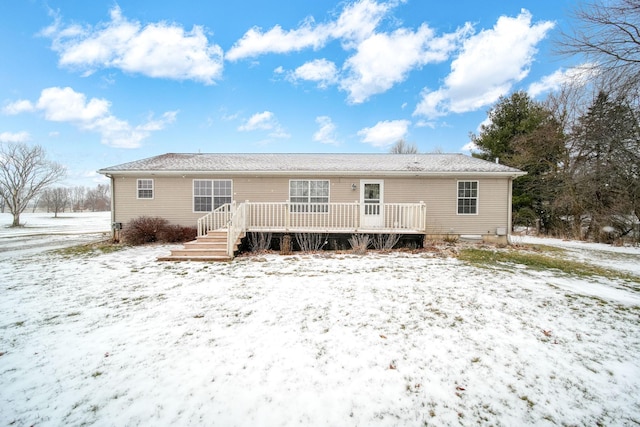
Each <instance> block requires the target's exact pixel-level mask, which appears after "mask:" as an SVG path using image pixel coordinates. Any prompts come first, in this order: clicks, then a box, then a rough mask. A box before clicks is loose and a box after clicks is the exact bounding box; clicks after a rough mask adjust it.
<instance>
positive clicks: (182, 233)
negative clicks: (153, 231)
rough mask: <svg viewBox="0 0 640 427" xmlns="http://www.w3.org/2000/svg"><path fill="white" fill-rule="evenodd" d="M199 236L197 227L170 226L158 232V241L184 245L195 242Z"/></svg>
mask: <svg viewBox="0 0 640 427" xmlns="http://www.w3.org/2000/svg"><path fill="white" fill-rule="evenodd" d="M197 235H198V230H197V229H196V227H184V226H182V225H176V224H169V225H167V226H166V227H165V228H163V229H161V230H160V231H158V241H159V242H164V243H182V242H188V241H190V240H195V239H196V236H197Z"/></svg>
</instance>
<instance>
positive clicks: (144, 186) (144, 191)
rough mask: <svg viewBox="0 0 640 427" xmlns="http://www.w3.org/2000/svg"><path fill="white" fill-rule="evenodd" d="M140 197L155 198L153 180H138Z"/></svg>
mask: <svg viewBox="0 0 640 427" xmlns="http://www.w3.org/2000/svg"><path fill="white" fill-rule="evenodd" d="M138 199H153V180H152V179H139V180H138Z"/></svg>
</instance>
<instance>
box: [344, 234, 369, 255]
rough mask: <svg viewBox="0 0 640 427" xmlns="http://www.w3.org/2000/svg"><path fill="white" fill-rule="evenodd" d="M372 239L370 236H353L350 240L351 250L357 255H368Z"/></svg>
mask: <svg viewBox="0 0 640 427" xmlns="http://www.w3.org/2000/svg"><path fill="white" fill-rule="evenodd" d="M370 242H371V238H370V237H369V235H368V234H353V235H352V236H351V238H350V239H349V244H350V245H351V249H352V250H353V252H354V253H355V254H357V255H364V254H366V253H367V249H368V248H369V243H370Z"/></svg>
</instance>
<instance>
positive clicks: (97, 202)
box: [84, 184, 111, 212]
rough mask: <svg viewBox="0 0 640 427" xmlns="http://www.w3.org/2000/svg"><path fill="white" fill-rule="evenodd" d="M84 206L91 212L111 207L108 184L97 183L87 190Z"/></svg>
mask: <svg viewBox="0 0 640 427" xmlns="http://www.w3.org/2000/svg"><path fill="white" fill-rule="evenodd" d="M84 206H85V208H86V209H89V210H91V212H96V211H107V210H109V209H110V208H111V197H110V196H109V185H108V184H98V185H97V186H96V188H92V189H89V190H87V194H86V197H85V204H84Z"/></svg>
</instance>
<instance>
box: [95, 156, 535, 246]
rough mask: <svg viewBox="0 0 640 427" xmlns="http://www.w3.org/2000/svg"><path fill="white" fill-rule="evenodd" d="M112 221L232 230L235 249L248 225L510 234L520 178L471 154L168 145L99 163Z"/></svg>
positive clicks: (502, 237)
mask: <svg viewBox="0 0 640 427" xmlns="http://www.w3.org/2000/svg"><path fill="white" fill-rule="evenodd" d="M98 172H99V173H101V174H104V175H106V176H107V177H109V178H110V179H111V189H112V193H113V194H112V199H111V200H112V220H113V223H114V224H116V225H118V226H121V225H122V224H124V226H125V227H126V223H127V222H128V221H130V220H132V219H134V218H137V217H140V216H159V217H163V218H166V219H167V220H168V221H170V222H171V223H175V224H180V225H185V226H194V225H197V227H198V235H199V236H200V237H202V238H203V239H204V238H205V236H206V235H207V234H210V233H213V231H214V230H222V231H223V232H224V233H226V234H224V237H223V238H224V239H225V240H226V241H227V243H228V245H227V252H228V255H230V256H232V254H233V248H234V245H235V242H236V240H237V239H238V238H239V237H240V236H243V235H244V234H245V233H247V232H271V233H282V234H289V233H301V232H305V233H327V234H329V233H332V234H337V233H344V234H345V235H352V234H355V233H369V234H371V233H399V234H403V235H409V234H413V235H420V236H424V237H425V238H441V237H443V236H451V235H455V236H463V237H464V236H470V237H474V238H477V239H483V240H485V241H496V242H505V243H506V242H508V238H509V232H510V224H511V187H512V181H513V179H515V178H517V177H518V176H521V175H524V172H522V171H520V170H518V169H514V168H511V167H508V166H504V165H501V164H498V163H497V162H495V163H494V162H489V161H485V160H481V159H477V158H474V157H470V156H466V155H463V154H205V153H202V154H201V153H197V154H185V153H168V154H163V155H160V156H156V157H151V158H147V159H143V160H138V161H134V162H130V163H124V164H121V165H117V166H111V167H107V168H104V169H101V170H99V171H98Z"/></svg>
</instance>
